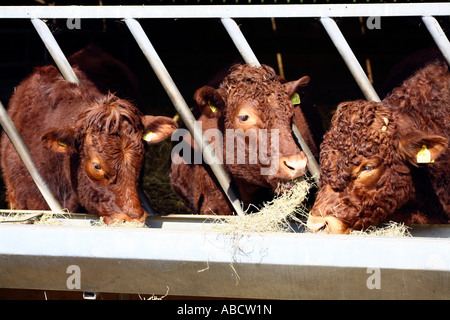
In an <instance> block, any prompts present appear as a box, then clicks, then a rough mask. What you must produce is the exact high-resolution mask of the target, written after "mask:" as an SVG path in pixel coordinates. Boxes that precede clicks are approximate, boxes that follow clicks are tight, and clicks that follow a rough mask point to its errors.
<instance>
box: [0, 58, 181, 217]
mask: <svg viewBox="0 0 450 320" xmlns="http://www.w3.org/2000/svg"><path fill="white" fill-rule="evenodd" d="M74 71H75V73H76V75H77V76H78V78H79V79H80V82H81V85H80V86H77V85H75V84H72V83H69V82H67V81H65V80H64V79H63V78H62V76H61V75H60V73H59V71H58V70H57V69H56V68H55V67H54V66H44V67H39V68H36V69H35V71H34V72H33V73H32V74H31V75H30V76H29V77H28V78H27V79H25V80H24V81H23V82H22V83H21V84H20V85H19V86H18V87H17V90H16V92H15V93H14V95H13V96H12V98H11V100H10V103H9V110H8V112H9V114H10V116H11V118H12V120H13V121H14V123H15V125H16V126H17V128H18V130H19V132H20V134H21V135H22V137H23V139H24V141H25V143H26V145H27V146H28V148H29V149H30V152H31V155H32V157H33V160H34V162H35V164H36V166H37V168H38V170H39V172H40V174H41V175H42V177H43V179H44V180H45V181H46V183H47V185H48V186H49V187H50V190H51V191H52V193H53V194H54V195H55V197H56V199H57V200H58V201H59V202H60V203H61V205H62V206H63V207H64V208H67V209H69V211H70V212H80V211H84V210H86V211H87V212H89V213H93V214H97V215H99V216H103V218H104V221H105V222H106V223H111V222H112V221H113V220H116V219H120V220H127V221H130V220H139V221H144V220H145V217H146V214H145V211H144V210H143V209H142V207H141V204H140V201H139V197H138V193H137V189H136V188H137V184H138V178H139V172H140V169H141V166H142V162H143V157H144V152H145V151H144V141H143V137H145V138H146V140H150V138H151V141H150V143H157V142H159V141H161V140H163V139H165V138H166V137H168V136H170V135H171V134H172V132H173V131H174V130H175V129H176V128H177V125H176V123H175V122H174V121H173V120H171V119H170V118H166V117H154V116H144V115H143V114H142V113H141V112H140V111H139V110H138V109H137V108H136V107H134V106H133V105H132V104H131V103H129V102H128V101H126V100H122V99H120V98H118V97H116V96H115V95H113V94H103V93H101V92H100V91H99V90H98V89H97V87H96V86H95V85H94V84H93V83H92V82H91V81H90V80H89V79H88V78H87V77H86V75H85V74H84V73H83V72H82V71H80V70H79V69H78V68H77V67H74ZM150 132H151V133H150ZM148 133H150V134H148ZM1 165H2V169H3V176H4V180H5V184H6V188H7V201H8V202H9V204H10V207H11V208H12V209H37V210H41V209H48V206H47V204H46V202H45V201H44V198H43V197H42V195H41V194H40V193H39V191H38V189H37V187H36V185H35V184H34V183H33V181H32V180H31V176H30V175H29V173H28V171H27V170H26V168H25V166H24V165H23V163H22V161H21V160H20V158H19V156H18V154H17V153H16V151H15V150H14V148H13V146H12V144H11V143H10V141H9V139H7V137H6V136H5V134H3V137H2V142H1Z"/></svg>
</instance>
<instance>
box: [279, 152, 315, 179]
mask: <svg viewBox="0 0 450 320" xmlns="http://www.w3.org/2000/svg"><path fill="white" fill-rule="evenodd" d="M278 162H279V167H278V178H281V179H283V180H292V179H295V178H298V177H301V176H303V175H304V174H305V173H306V171H307V169H308V158H307V157H306V155H305V154H304V153H303V152H302V153H300V154H298V155H297V154H296V155H292V156H286V157H280V158H279V160H278Z"/></svg>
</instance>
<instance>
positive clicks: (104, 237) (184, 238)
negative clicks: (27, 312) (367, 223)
mask: <svg viewBox="0 0 450 320" xmlns="http://www.w3.org/2000/svg"><path fill="white" fill-rule="evenodd" d="M142 244H149V245H142ZM287 253H288V254H287ZM73 265H75V266H78V267H79V270H80V273H81V274H80V276H81V277H80V289H79V290H80V291H88V292H122V293H142V294H143V293H150V294H151V293H154V294H164V293H166V291H167V287H169V294H172V295H191V296H209V297H234V298H260V299H306V298H310V299H325V298H333V299H344V298H345V299H355V298H356V299H364V298H365V299H374V298H375V299H380V298H384V299H407V298H409V299H425V298H427V299H433V298H434V299H449V298H450V242H449V241H448V239H438V238H388V237H368V236H367V237H363V236H336V235H334V236H333V235H328V236H326V235H325V236H321V235H313V234H284V235H283V234H264V235H262V234H245V235H243V236H239V235H236V234H233V233H231V234H221V233H217V232H204V231H197V232H193V231H182V230H176V231H171V230H157V229H131V228H102V227H97V228H94V227H91V228H84V227H64V226H57V227H55V226H28V225H9V226H3V225H0V274H1V277H0V287H2V288H28V289H44V290H50V289H55V290H69V288H68V287H67V283H68V282H70V281H68V280H70V279H69V277H70V276H71V273H69V274H68V273H67V270H68V267H69V266H73ZM374 268H375V269H377V270H378V272H379V274H378V276H379V279H378V281H379V282H380V283H379V284H380V286H381V287H380V289H379V290H377V289H374V288H373V287H370V285H368V283H369V284H372V281H371V279H373V278H374V277H371V276H372V274H373V272H374V271H373V269H374ZM274 275H276V276H274Z"/></svg>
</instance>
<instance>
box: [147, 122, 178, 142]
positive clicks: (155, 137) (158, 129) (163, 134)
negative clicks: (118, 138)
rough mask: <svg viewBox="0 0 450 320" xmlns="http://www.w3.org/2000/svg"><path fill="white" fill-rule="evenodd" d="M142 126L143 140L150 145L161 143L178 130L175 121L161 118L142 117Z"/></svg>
mask: <svg viewBox="0 0 450 320" xmlns="http://www.w3.org/2000/svg"><path fill="white" fill-rule="evenodd" d="M142 124H143V125H144V136H143V139H144V140H145V141H147V142H148V143H150V144H154V143H158V142H161V141H163V140H164V139H166V138H167V137H170V135H172V133H173V132H174V131H175V130H176V129H177V128H178V124H177V123H176V122H175V120H173V119H171V118H168V117H162V116H159V117H154V116H144V117H142Z"/></svg>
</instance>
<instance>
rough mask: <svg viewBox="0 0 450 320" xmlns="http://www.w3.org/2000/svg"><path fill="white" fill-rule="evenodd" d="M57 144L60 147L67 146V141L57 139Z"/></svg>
mask: <svg viewBox="0 0 450 320" xmlns="http://www.w3.org/2000/svg"><path fill="white" fill-rule="evenodd" d="M58 144H59V145H60V146H62V147H67V143H64V142H62V141H58Z"/></svg>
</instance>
